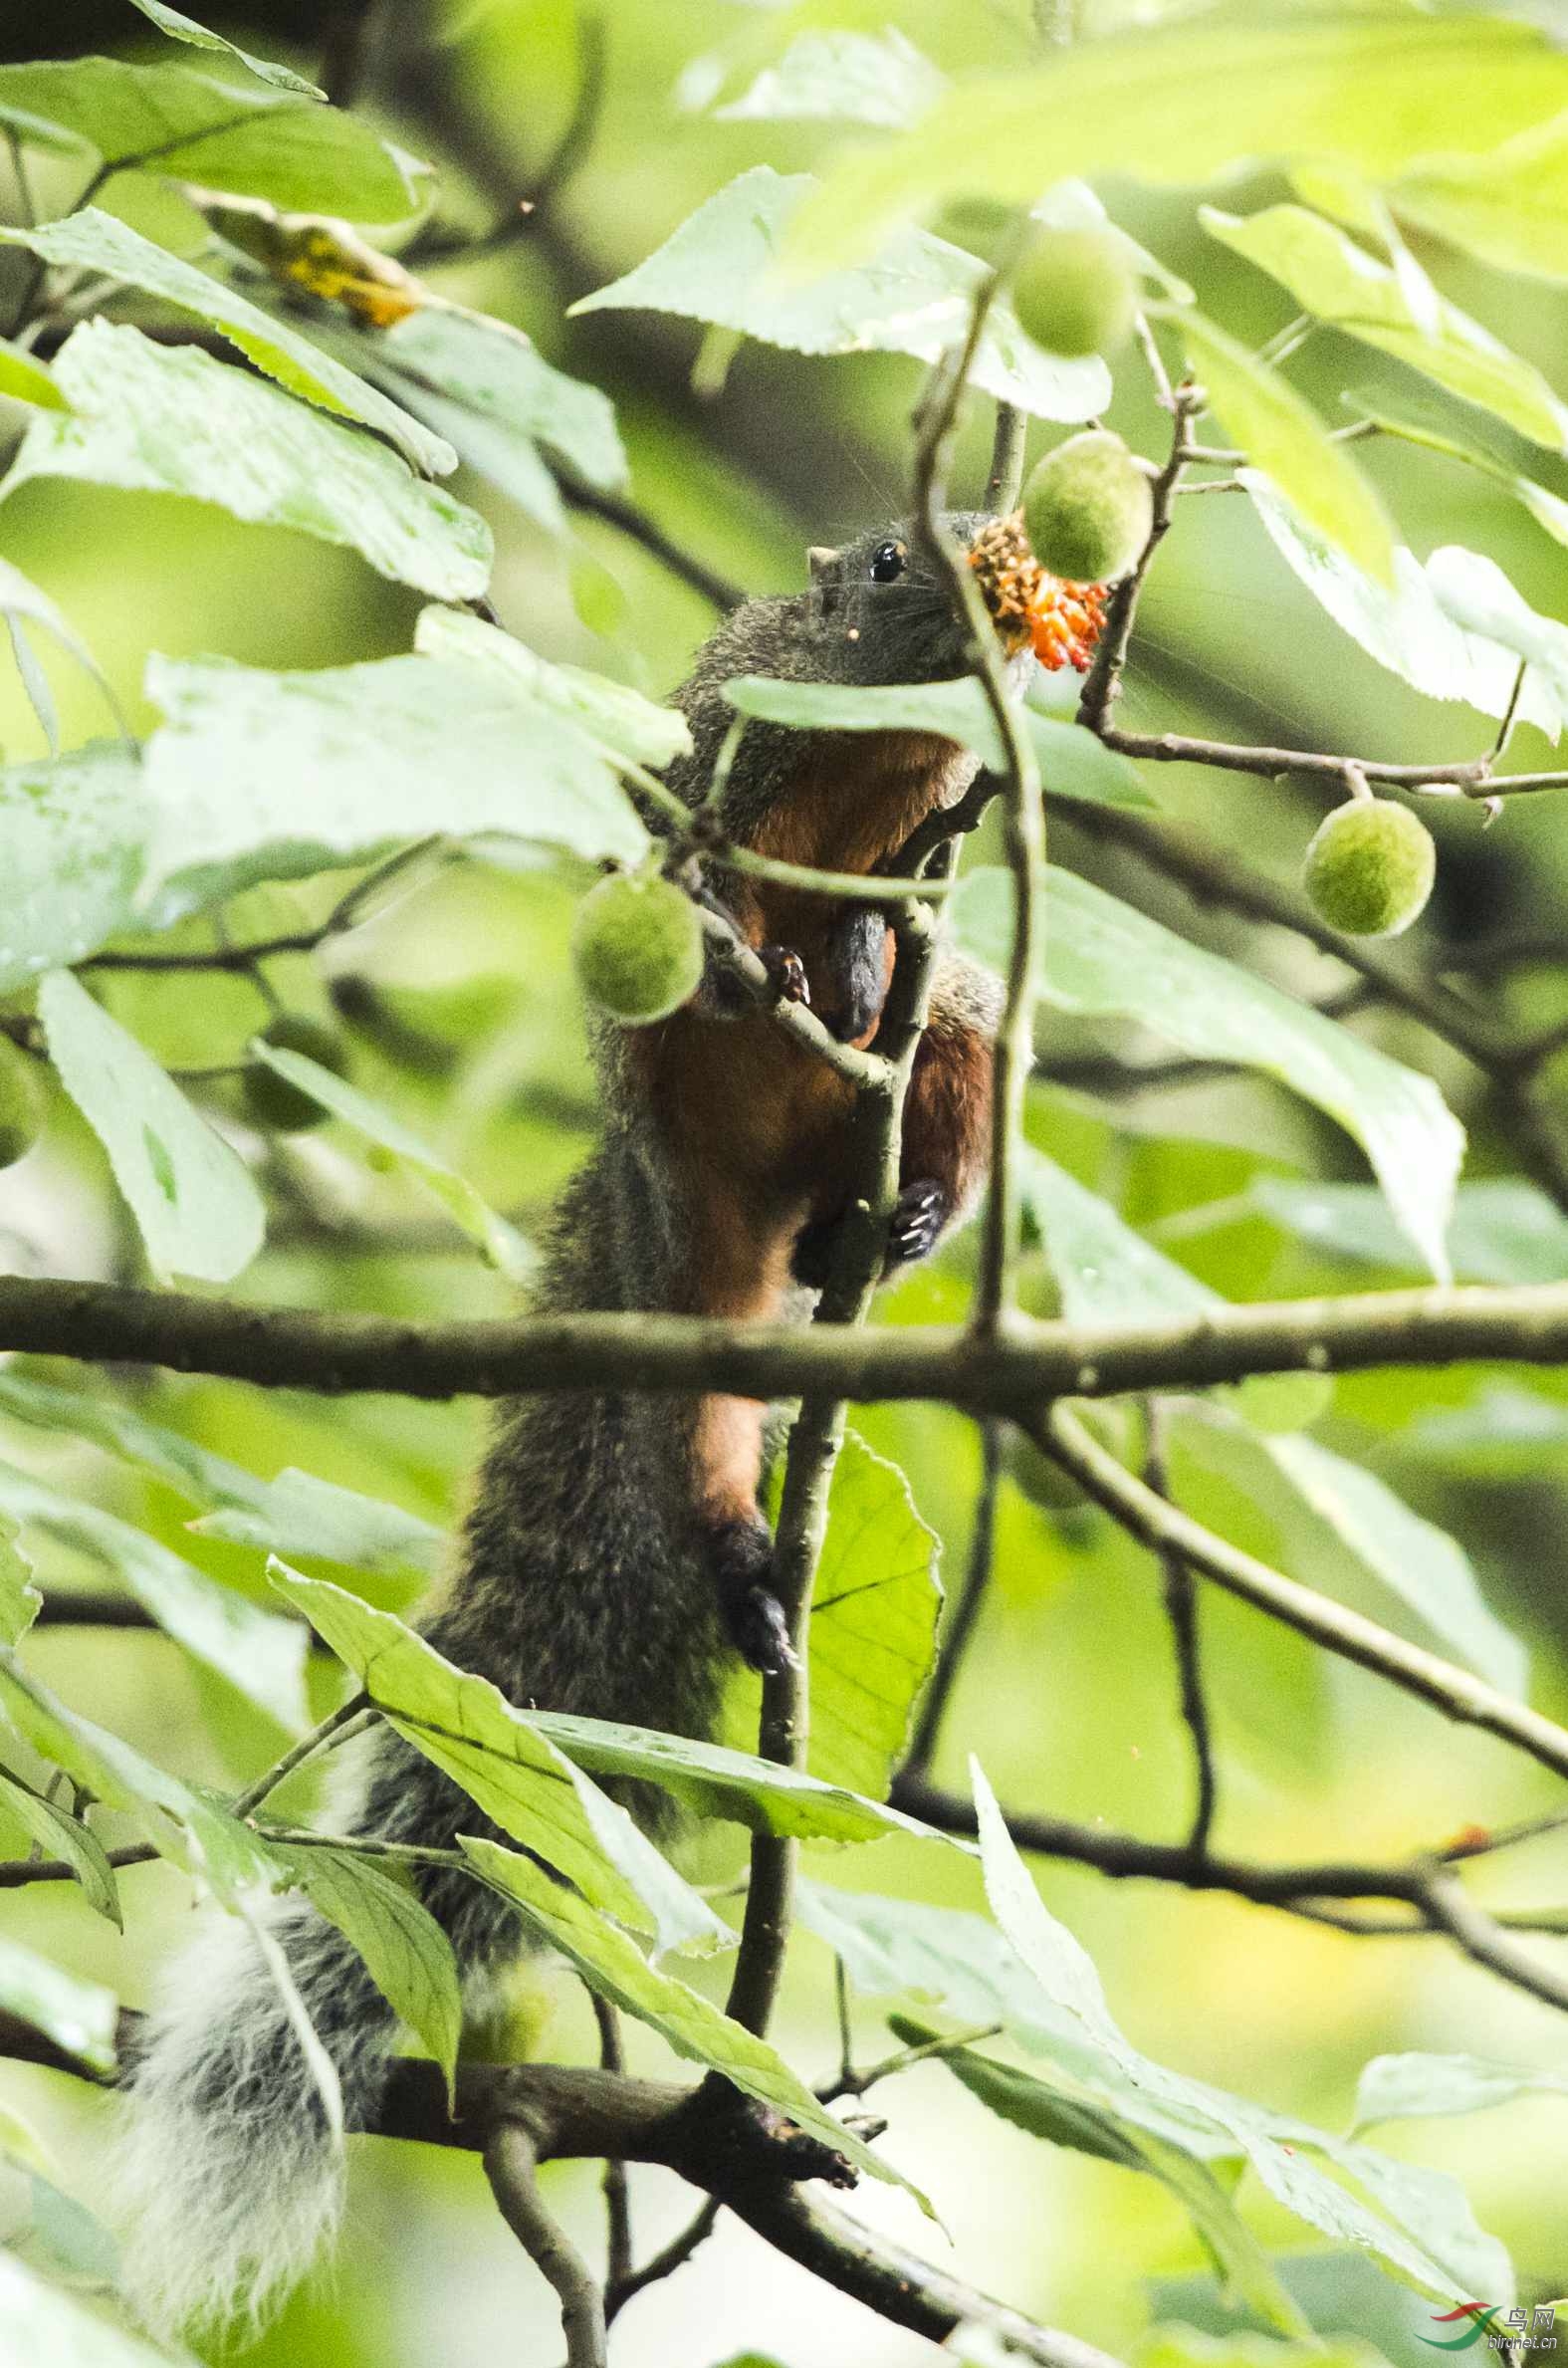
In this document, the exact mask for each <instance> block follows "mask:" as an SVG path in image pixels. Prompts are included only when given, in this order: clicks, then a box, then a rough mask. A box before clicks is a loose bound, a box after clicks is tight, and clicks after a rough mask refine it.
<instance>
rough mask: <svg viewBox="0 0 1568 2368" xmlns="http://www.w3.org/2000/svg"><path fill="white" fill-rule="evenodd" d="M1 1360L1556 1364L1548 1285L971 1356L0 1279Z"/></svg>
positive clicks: (774, 1382)
mask: <svg viewBox="0 0 1568 2368" xmlns="http://www.w3.org/2000/svg"><path fill="white" fill-rule="evenodd" d="M6 1349H10V1350H14V1351H18V1352H20V1353H23V1354H27V1355H32V1356H60V1357H69V1358H75V1359H79V1360H86V1361H90V1362H93V1363H96V1364H120V1363H125V1364H148V1365H162V1366H166V1367H168V1368H169V1369H170V1370H171V1371H174V1372H179V1373H205V1374H210V1375H213V1376H215V1377H221V1378H224V1379H228V1380H231V1381H248V1382H255V1383H258V1384H260V1385H261V1386H262V1387H264V1388H270V1389H307V1390H314V1391H317V1392H319V1393H322V1394H324V1395H328V1396H337V1395H340V1394H342V1393H344V1392H347V1391H353V1390H365V1391H371V1392H382V1393H385V1394H387V1395H389V1396H393V1397H404V1398H454V1397H464V1396H471V1397H483V1398H501V1397H529V1396H537V1395H539V1394H541V1393H542V1392H547V1391H548V1392H552V1393H555V1392H559V1391H563V1392H571V1391H581V1392H583V1393H586V1394H602V1393H603V1392H604V1391H607V1390H608V1391H614V1390H647V1391H651V1392H653V1393H654V1394H656V1395H664V1396H672V1395H673V1396H679V1395H682V1394H685V1393H688V1392H690V1391H692V1390H694V1389H696V1390H717V1391H720V1392H723V1393H725V1394H729V1395H734V1396H737V1397H752V1398H765V1399H772V1398H790V1397H798V1396H799V1395H801V1394H802V1393H803V1392H807V1391H811V1390H828V1391H833V1392H835V1393H837V1394H840V1395H843V1396H847V1397H850V1398H855V1399H859V1400H861V1401H864V1402H871V1401H874V1400H895V1399H909V1398H928V1399H932V1400H940V1401H942V1402H945V1403H948V1404H952V1405H957V1406H961V1407H964V1408H967V1409H968V1410H969V1411H970V1412H972V1413H998V1414H1010V1413H1014V1412H1016V1411H1022V1412H1025V1413H1027V1412H1029V1411H1030V1410H1031V1409H1033V1408H1037V1407H1038V1406H1039V1404H1040V1403H1041V1402H1042V1401H1043V1400H1046V1399H1050V1398H1057V1397H1078V1398H1105V1397H1120V1396H1126V1395H1129V1394H1131V1393H1133V1392H1136V1391H1140V1390H1150V1389H1163V1390H1201V1389H1208V1388H1212V1387H1214V1386H1215V1385H1216V1384H1217V1383H1220V1382H1229V1381H1241V1380H1244V1379H1245V1378H1246V1377H1247V1375H1248V1374H1252V1373H1294V1372H1300V1371H1303V1370H1305V1371H1309V1372H1319V1373H1356V1372H1366V1371H1369V1370H1371V1369H1372V1368H1374V1367H1377V1366H1380V1365H1395V1364H1398V1365H1455V1364H1471V1363H1499V1364H1526V1365H1531V1364H1534V1365H1554V1364H1561V1363H1562V1362H1563V1361H1564V1360H1565V1359H1568V1283H1541V1284H1530V1285H1517V1286H1508V1287H1501V1286H1498V1287H1491V1286H1480V1285H1461V1286H1457V1287H1443V1288H1427V1289H1417V1290H1413V1291H1386V1292H1358V1293H1353V1294H1348V1295H1346V1296H1344V1297H1338V1298H1330V1299H1303V1300H1274V1301H1268V1300H1263V1301H1257V1302H1252V1303H1251V1304H1231V1305H1225V1306H1218V1307H1213V1308H1209V1309H1206V1310H1205V1311H1204V1313H1202V1314H1201V1315H1183V1316H1178V1317H1174V1318H1173V1317H1170V1316H1163V1315H1162V1316H1158V1317H1154V1318H1152V1319H1151V1320H1149V1321H1148V1322H1144V1323H1103V1322H1102V1323H1064V1322H1060V1321H1049V1322H1041V1321H1037V1320H1034V1319H1032V1318H1029V1317H1025V1316H1016V1317H1014V1318H1013V1319H1012V1321H1011V1322H1010V1323H1009V1325H1008V1330H1007V1332H1006V1333H1005V1334H1004V1335H1003V1336H1001V1337H999V1338H995V1339H991V1338H978V1337H976V1336H975V1335H974V1334H972V1333H971V1332H969V1331H968V1330H966V1329H965V1328H963V1327H961V1326H958V1325H954V1324H907V1325H897V1326H893V1325H889V1326H887V1327H871V1328H861V1329H850V1328H848V1327H845V1326H841V1325H832V1326H827V1325H820V1326H816V1327H810V1328H805V1329H801V1328H799V1327H797V1326H793V1325H790V1324H784V1323H773V1324H752V1323H743V1322H736V1321H731V1320H728V1319H721V1318H717V1317H699V1316H685V1315H668V1316H654V1315H642V1314H638V1315H600V1314H589V1315H569V1316H567V1315H560V1316H554V1315H534V1316H519V1317H514V1318H510V1319H504V1318H490V1319H481V1320H477V1321H472V1322H469V1321H461V1320H442V1321H430V1322H414V1321H410V1320H405V1319H403V1318H401V1317H394V1316H384V1315H366V1314H360V1313H357V1312H352V1311H346V1310H345V1311H342V1312H335V1313H332V1314H318V1313H315V1312H313V1311H310V1310H307V1309H302V1308H294V1307H256V1306H246V1305H243V1304H241V1303H239V1302H234V1301H224V1300H211V1299H203V1298H200V1297H198V1296H197V1295H196V1294H195V1293H191V1292H174V1291H143V1290H139V1289H137V1288H135V1287H134V1286H131V1285H127V1284H115V1283H75V1282H62V1281H58V1280H55V1279H52V1278H46V1277H39V1276H32V1275H5V1276H0V1350H6Z"/></svg>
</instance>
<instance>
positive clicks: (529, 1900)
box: [459, 1833, 925, 2205]
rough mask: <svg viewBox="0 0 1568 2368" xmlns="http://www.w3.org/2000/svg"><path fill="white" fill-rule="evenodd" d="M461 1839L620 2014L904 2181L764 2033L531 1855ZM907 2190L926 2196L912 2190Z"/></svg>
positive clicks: (866, 2167) (866, 2165)
mask: <svg viewBox="0 0 1568 2368" xmlns="http://www.w3.org/2000/svg"><path fill="white" fill-rule="evenodd" d="M459 1839H460V1841H461V1843H462V1846H463V1848H464V1850H465V1851H466V1852H467V1854H468V1856H469V1858H470V1859H471V1860H472V1861H473V1864H474V1866H475V1868H476V1869H477V1871H478V1872H479V1873H480V1874H481V1875H482V1876H483V1877H484V1878H485V1880H486V1881H487V1882H488V1883H490V1884H491V1885H492V1886H493V1888H494V1889H496V1890H497V1891H499V1892H501V1893H502V1895H503V1896H504V1897H505V1898H507V1899H510V1900H512V1901H514V1902H515V1903H516V1905H517V1906H518V1907H519V1908H520V1909H521V1910H522V1912H523V1914H524V1916H525V1917H526V1919H527V1920H528V1922H529V1923H530V1924H531V1925H532V1926H533V1927H534V1929H535V1930H536V1931H537V1932H538V1933H539V1934H540V1935H541V1936H542V1937H543V1938H544V1939H545V1940H547V1941H548V1942H549V1943H550V1944H551V1946H552V1947H553V1948H556V1949H559V1950H560V1954H561V1955H562V1956H563V1957H564V1958H565V1959H566V1960H567V1961H568V1963H569V1964H571V1965H573V1966H575V1968H576V1970H577V1972H578V1973H579V1974H580V1975H581V1976H582V1979H583V1981H584V1982H586V1983H587V1985H588V1987H589V1989H590V1990H593V1991H596V1992H597V1993H598V1995H599V1996H600V1997H601V1998H606V1999H608V2000H609V2001H610V2003H611V2005H612V2006H616V2007H619V2008H620V2009H621V2011H622V2013H627V2014H633V2015H635V2016H636V2018H637V2020H638V2021H639V2022H646V2023H648V2024H649V2025H650V2027H651V2028H652V2029H654V2030H656V2031H657V2032H658V2033H659V2034H660V2036H661V2037H662V2038H663V2039H665V2040H667V2041H668V2043H669V2045H670V2046H671V2047H673V2048H674V2049H675V2052H676V2053H677V2055H683V2056H685V2057H687V2058H688V2059H689V2060H690V2061H691V2062H694V2063H700V2064H706V2065H708V2066H709V2067H710V2069H712V2070H713V2071H716V2072H722V2073H723V2074H724V2076H725V2078H726V2079H727V2080H731V2081H733V2082H734V2084H735V2086H736V2087H737V2088H740V2089H744V2091H745V2092H746V2094H747V2095H748V2096H754V2097H757V2098H758V2099H759V2100H760V2101H761V2102H762V2103H763V2104H765V2105H771V2106H773V2107H775V2108H776V2109H777V2110H778V2111H779V2112H781V2113H783V2114H784V2115H785V2116H786V2117H787V2118H788V2119H789V2120H790V2121H792V2122H794V2123H795V2124H796V2125H797V2126H798V2127H799V2128H800V2129H802V2130H805V2131H807V2132H808V2133H809V2134H810V2135H811V2136H812V2137H814V2138H818V2139H820V2140H821V2141H822V2142H823V2143H824V2144H825V2145H828V2146H831V2147H833V2148H834V2149H835V2151H836V2152H838V2153H839V2154H841V2155H843V2156H845V2158H846V2159H847V2160H848V2161H850V2162H852V2163H853V2164H854V2165H855V2166H856V2168H857V2169H859V2170H862V2171H869V2172H870V2174H871V2176H872V2178H873V2179H882V2180H886V2181H888V2182H889V2183H890V2184H892V2185H894V2186H905V2185H907V2182H906V2181H903V2180H901V2179H900V2178H899V2175H898V2173H897V2172H896V2171H894V2170H892V2169H890V2168H889V2166H888V2165H887V2164H886V2163H885V2162H884V2161H883V2160H882V2158H881V2156H880V2155H877V2154H874V2153H873V2152H872V2150H871V2148H870V2147H869V2146H865V2145H863V2144H862V2143H861V2141H860V2140H859V2139H858V2138H856V2137H854V2136H852V2135H851V2133H850V2132H849V2131H848V2130H846V2129H845V2128H844V2126H843V2124H842V2123H841V2122H837V2121H835V2120H834V2119H833V2117H832V2115H831V2114H830V2113H829V2112H828V2111H827V2109H826V2107H825V2106H823V2105H819V2104H818V2103H817V2101H816V2099H815V2097H814V2096H813V2095H812V2094H811V2091H810V2090H809V2089H808V2088H807V2087H806V2086H805V2083H804V2082H803V2081H802V2080H800V2079H799V2078H797V2076H796V2075H795V2074H794V2073H793V2072H792V2071H791V2070H790V2069H789V2066H788V2065H787V2064H786V2063H785V2062H784V2058H783V2056H782V2055H780V2054H779V2052H778V2050H777V2049H776V2048H774V2047H771V2046H770V2045H769V2043H768V2041H767V2040H766V2039H759V2038H757V2037H756V2036H754V2034H753V2033H752V2032H751V2031H749V2030H746V2029H744V2028H743V2026H742V2025H741V2024H740V2023H738V2022H732V2021H731V2020H730V2017H729V2016H728V2015H727V2014H724V2013H720V2011H719V2009H718V2008H717V2007H715V2006H712V2005H710V2004H709V2002H708V2000H707V1999H705V1998H703V1997H702V1996H701V1995H700V1994H699V1993H698V1992H697V1991H695V1990H690V1989H688V1988H687V1986H686V1984H685V1983H684V1982H678V1981H676V1980H675V1978H674V1977H673V1976H672V1975H670V1974H664V1973H660V1972H658V1971H656V1969H655V1968H654V1967H653V1966H651V1965H649V1963H648V1961H647V1959H646V1958H645V1957H644V1956H643V1955H642V1952H641V1951H640V1950H639V1949H638V1948H637V1947H636V1945H635V1944H634V1943H633V1942H632V1941H631V1940H630V1939H629V1938H628V1936H627V1935H626V1934H625V1933H623V1932H618V1931H617V1930H616V1929H615V1927H614V1926H613V1925H612V1924H608V1923H606V1922H605V1920H604V1918H603V1917H602V1916H599V1915H596V1914H595V1913H594V1911H593V1910H592V1908H590V1907H589V1906H588V1905H587V1903H586V1902H585V1901H583V1900H580V1899H577V1898H576V1897H574V1895H573V1894H572V1893H571V1892H569V1891H563V1890H562V1889H561V1887H560V1884H559V1883H553V1882H552V1881H551V1879H550V1877H549V1875H547V1874H546V1873H545V1871H544V1870H543V1868H541V1867H539V1866H536V1865H535V1863H534V1861H533V1860H532V1859H530V1858H523V1857H520V1856H519V1855H518V1853H517V1852H516V1851H515V1850H503V1849H501V1848H500V1847H499V1846H498V1845H497V1844H496V1843H495V1842H488V1841H479V1840H476V1839H474V1837H473V1836H472V1835H469V1834H466V1833H465V1834H462V1835H460V1836H459ZM910 2192H911V2193H912V2194H915V2195H916V2197H917V2201H919V2202H920V2203H921V2204H922V2205H924V2201H925V2200H924V2198H923V2197H920V2196H919V2195H918V2191H916V2190H913V2189H912V2190H911V2191H910Z"/></svg>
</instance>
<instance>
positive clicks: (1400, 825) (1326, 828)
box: [1301, 798, 1438, 937]
mask: <svg viewBox="0 0 1568 2368" xmlns="http://www.w3.org/2000/svg"><path fill="white" fill-rule="evenodd" d="M1437 868H1438V850H1437V848H1436V847H1435V846H1434V844H1433V840H1432V832H1431V831H1430V830H1429V829H1427V826H1426V824H1425V823H1423V822H1421V821H1420V820H1419V819H1418V817H1417V816H1415V815H1413V814H1412V813H1411V811H1410V808H1409V807H1408V806H1395V805H1394V804H1393V803H1392V801H1391V800H1389V799H1387V798H1352V799H1351V800H1350V802H1349V804H1348V805H1345V806H1336V807H1335V809H1334V811H1333V813H1332V814H1331V815H1328V816H1326V817H1325V819H1324V820H1323V822H1321V823H1320V824H1319V825H1318V828H1317V830H1316V832H1315V834H1314V836H1313V839H1312V843H1311V845H1310V846H1309V847H1308V848H1307V851H1306V860H1305V862H1304V864H1303V865H1302V871H1301V884H1302V886H1303V887H1304V888H1305V889H1306V892H1307V897H1308V900H1309V902H1310V903H1311V906H1312V909H1313V911H1314V912H1315V913H1316V914H1317V915H1318V917H1319V919H1320V920H1324V921H1327V923H1328V925H1329V927H1330V928H1331V929H1342V930H1343V931H1344V932H1345V934H1346V936H1347V937H1396V936H1398V934H1399V932H1400V931H1401V930H1402V929H1408V928H1409V927H1410V925H1411V923H1412V921H1414V920H1415V918H1416V916H1417V914H1418V913H1419V912H1421V910H1422V909H1423V907H1424V906H1425V904H1426V901H1427V899H1428V897H1429V896H1430V895H1431V894H1432V883H1433V880H1434V878H1435V877H1436V876H1437Z"/></svg>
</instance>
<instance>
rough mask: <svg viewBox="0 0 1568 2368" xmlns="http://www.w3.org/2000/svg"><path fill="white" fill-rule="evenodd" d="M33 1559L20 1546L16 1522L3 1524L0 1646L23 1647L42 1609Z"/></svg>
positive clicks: (0, 1525)
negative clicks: (24, 1639)
mask: <svg viewBox="0 0 1568 2368" xmlns="http://www.w3.org/2000/svg"><path fill="white" fill-rule="evenodd" d="M34 1575H35V1573H34V1567H33V1560H32V1556H31V1555H30V1554H27V1553H25V1552H24V1551H23V1550H22V1548H21V1547H20V1546H19V1545H18V1543H17V1529H16V1525H15V1524H14V1523H13V1522H6V1521H0V1645H11V1644H20V1643H21V1641H22V1639H23V1637H24V1636H25V1635H26V1634H27V1632H28V1630H29V1628H31V1626H32V1625H33V1622H34V1621H35V1620H36V1619H37V1617H38V1615H39V1612H40V1610H41V1609H42V1608H43V1601H44V1598H43V1596H42V1594H41V1593H40V1592H39V1590H38V1588H37V1587H36V1586H35V1585H34V1584H33V1579H34Z"/></svg>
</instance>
